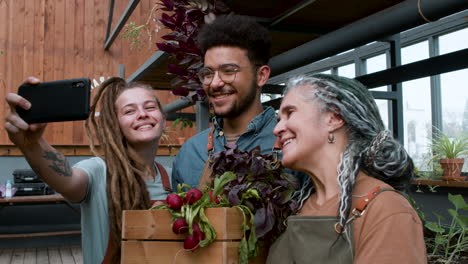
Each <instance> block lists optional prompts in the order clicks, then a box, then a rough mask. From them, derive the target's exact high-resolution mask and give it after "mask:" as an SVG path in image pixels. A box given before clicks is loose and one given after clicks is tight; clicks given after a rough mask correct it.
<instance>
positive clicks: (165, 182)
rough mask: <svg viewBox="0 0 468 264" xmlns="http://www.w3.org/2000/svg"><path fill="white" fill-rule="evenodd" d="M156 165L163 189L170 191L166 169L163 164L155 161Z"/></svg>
mask: <svg viewBox="0 0 468 264" xmlns="http://www.w3.org/2000/svg"><path fill="white" fill-rule="evenodd" d="M156 166H158V170H159V172H160V173H161V181H162V185H163V188H164V190H165V191H167V192H172V188H171V184H170V182H169V176H168V175H167V171H166V169H165V168H164V166H163V165H161V164H159V163H158V162H156Z"/></svg>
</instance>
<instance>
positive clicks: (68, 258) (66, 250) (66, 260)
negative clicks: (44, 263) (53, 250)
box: [59, 246, 75, 264]
mask: <svg viewBox="0 0 468 264" xmlns="http://www.w3.org/2000/svg"><path fill="white" fill-rule="evenodd" d="M59 252H60V257H61V258H62V263H63V264H75V260H74V259H73V255H72V251H71V249H70V246H62V247H60V248H59Z"/></svg>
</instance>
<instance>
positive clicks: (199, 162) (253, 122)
mask: <svg viewBox="0 0 468 264" xmlns="http://www.w3.org/2000/svg"><path fill="white" fill-rule="evenodd" d="M198 43H199V46H200V48H201V50H202V52H203V54H204V67H203V68H202V69H201V70H200V72H199V73H198V76H199V78H200V81H201V83H202V85H203V88H204V90H205V92H206V94H207V96H208V99H209V102H210V105H211V107H212V109H213V111H214V114H215V116H216V117H215V118H214V119H213V123H214V128H213V129H211V128H210V129H207V130H205V131H202V132H200V133H198V134H197V135H195V136H194V137H192V138H190V139H189V140H188V141H187V142H186V143H185V144H184V145H183V146H182V148H181V149H180V151H179V153H178V155H177V157H176V159H175V161H174V164H173V170H172V172H173V174H172V179H173V182H172V184H173V188H174V190H177V189H176V188H177V184H179V183H186V184H188V185H190V186H192V187H197V186H198V185H199V182H200V177H201V175H202V172H203V170H204V168H205V165H206V161H207V159H208V155H209V152H212V153H214V152H219V151H223V150H225V147H224V146H225V145H226V144H236V145H237V146H238V148H239V149H242V150H251V149H253V148H254V147H256V146H260V148H261V152H262V153H270V152H271V151H272V149H273V146H274V143H275V139H276V138H275V136H274V135H273V128H274V127H275V125H276V114H275V111H274V109H273V108H272V107H265V108H264V107H263V106H262V104H261V101H260V95H261V89H262V86H263V85H265V83H266V82H267V80H268V78H269V76H270V67H269V66H268V65H267V63H268V60H269V56H270V54H269V52H270V46H271V43H270V36H269V33H268V31H267V30H266V29H265V28H264V27H262V26H260V25H259V24H258V23H256V22H255V21H254V20H252V19H250V18H247V17H243V16H239V15H233V14H230V15H224V16H219V17H218V18H217V19H215V21H214V22H213V23H211V24H206V25H204V26H203V27H202V29H201V31H200V33H199V35H198ZM210 141H211V142H210ZM210 144H212V146H213V147H212V148H209V149H210V150H207V146H210Z"/></svg>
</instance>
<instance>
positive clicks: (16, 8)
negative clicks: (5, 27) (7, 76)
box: [10, 0, 25, 90]
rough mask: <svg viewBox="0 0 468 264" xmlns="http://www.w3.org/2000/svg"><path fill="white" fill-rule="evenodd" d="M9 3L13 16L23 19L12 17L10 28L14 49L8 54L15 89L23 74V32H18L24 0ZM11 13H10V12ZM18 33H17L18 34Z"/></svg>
mask: <svg viewBox="0 0 468 264" xmlns="http://www.w3.org/2000/svg"><path fill="white" fill-rule="evenodd" d="M10 4H12V5H13V12H14V13H13V16H15V18H16V17H21V18H23V19H14V20H13V21H14V23H12V24H13V27H12V30H13V32H12V33H13V45H14V50H10V54H11V55H12V56H14V57H12V62H13V64H10V65H12V66H13V65H14V67H15V70H14V71H13V72H12V73H11V74H12V75H11V76H12V86H11V87H12V88H11V89H14V90H16V87H18V86H19V84H21V83H22V82H23V80H24V75H23V57H24V55H23V34H21V33H19V32H22V31H23V30H24V26H25V24H24V17H25V13H24V0H18V1H13V2H10ZM10 15H11V14H10ZM18 33H19V34H18Z"/></svg>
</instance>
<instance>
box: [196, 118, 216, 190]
mask: <svg viewBox="0 0 468 264" xmlns="http://www.w3.org/2000/svg"><path fill="white" fill-rule="evenodd" d="M214 130H215V129H214V127H212V128H211V130H210V133H208V142H207V143H206V151H207V152H208V159H206V161H205V166H204V167H203V171H202V174H201V176H200V181H199V183H198V186H197V189H199V190H203V189H205V187H206V186H209V185H211V182H212V181H213V180H212V179H211V173H212V170H211V168H210V160H211V153H213V150H214V140H213V134H214Z"/></svg>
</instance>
